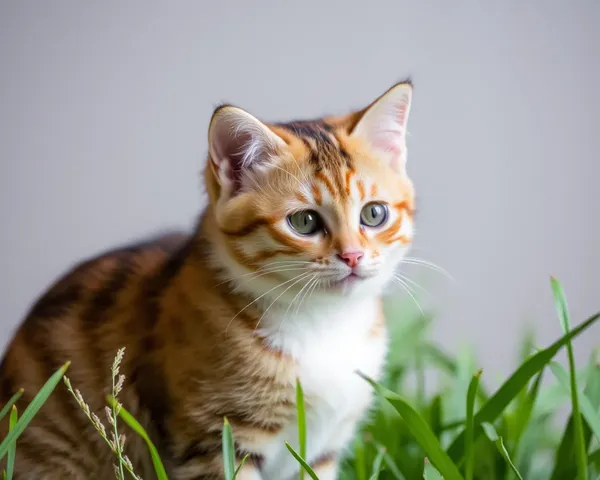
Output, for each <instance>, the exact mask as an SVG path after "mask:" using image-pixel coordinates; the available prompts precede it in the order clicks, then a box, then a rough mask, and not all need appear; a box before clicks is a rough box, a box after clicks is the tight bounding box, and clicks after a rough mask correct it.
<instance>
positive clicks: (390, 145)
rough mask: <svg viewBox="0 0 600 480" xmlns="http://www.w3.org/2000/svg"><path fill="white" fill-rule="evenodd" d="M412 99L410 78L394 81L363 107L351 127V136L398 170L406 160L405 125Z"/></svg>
mask: <svg viewBox="0 0 600 480" xmlns="http://www.w3.org/2000/svg"><path fill="white" fill-rule="evenodd" d="M411 100H412V84H411V83H410V82H402V83H398V84H396V85H394V86H393V87H392V88H390V89H389V90H388V91H387V92H385V93H384V94H383V95H382V96H380V97H379V98H378V99H377V100H375V101H374V102H373V103H372V104H371V105H370V106H369V107H367V108H366V109H365V110H364V113H363V114H362V116H361V118H360V120H359V121H358V123H357V124H356V125H355V126H354V129H353V130H352V136H357V137H361V138H362V139H363V140H365V141H366V142H367V144H368V145H369V146H370V147H371V149H372V150H373V152H374V153H375V154H376V155H377V156H378V157H379V158H381V159H382V160H383V161H386V162H388V163H389V164H390V165H391V166H392V167H393V168H394V169H395V170H398V171H400V170H403V169H404V166H405V163H406V125H407V123H408V116H409V114H410V104H411Z"/></svg>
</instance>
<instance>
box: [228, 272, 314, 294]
mask: <svg viewBox="0 0 600 480" xmlns="http://www.w3.org/2000/svg"><path fill="white" fill-rule="evenodd" d="M307 269H308V267H300V266H299V267H280V268H274V269H272V270H268V271H266V272H262V273H254V274H253V275H255V276H254V277H252V278H249V279H247V280H246V281H245V282H243V283H240V285H238V286H236V287H235V288H234V289H233V290H232V293H233V292H237V291H238V290H239V289H240V288H242V286H244V285H247V284H248V283H250V282H253V281H254V280H256V279H257V278H260V277H264V276H265V275H271V274H273V273H283V272H294V271H298V270H307Z"/></svg>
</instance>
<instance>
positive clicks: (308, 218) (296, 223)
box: [288, 210, 322, 235]
mask: <svg viewBox="0 0 600 480" xmlns="http://www.w3.org/2000/svg"><path fill="white" fill-rule="evenodd" d="M288 223H289V224H290V226H291V227H292V228H293V229H294V230H295V231H296V232H298V233H299V234H301V235H313V234H315V233H317V232H318V231H319V230H321V226H322V222H321V217H320V216H319V214H318V213H317V212H315V211H313V210H302V211H300V212H296V213H292V214H291V215H289V216H288Z"/></svg>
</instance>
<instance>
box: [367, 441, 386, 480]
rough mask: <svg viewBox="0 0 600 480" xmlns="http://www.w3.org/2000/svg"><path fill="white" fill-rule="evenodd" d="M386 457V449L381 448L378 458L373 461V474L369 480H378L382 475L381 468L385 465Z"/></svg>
mask: <svg viewBox="0 0 600 480" xmlns="http://www.w3.org/2000/svg"><path fill="white" fill-rule="evenodd" d="M384 457H385V448H381V447H380V448H379V451H378V452H377V456H376V457H375V460H374V461H373V473H372V474H371V476H370V477H369V480H378V479H379V474H380V473H381V466H382V464H383V458H384Z"/></svg>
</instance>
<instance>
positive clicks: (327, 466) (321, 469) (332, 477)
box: [311, 454, 338, 480]
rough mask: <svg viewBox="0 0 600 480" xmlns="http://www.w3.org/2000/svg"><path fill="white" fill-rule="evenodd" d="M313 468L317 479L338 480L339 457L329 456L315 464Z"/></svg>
mask: <svg viewBox="0 0 600 480" xmlns="http://www.w3.org/2000/svg"><path fill="white" fill-rule="evenodd" d="M311 468H312V469H313V471H314V472H315V474H316V475H317V477H319V480H336V479H337V475H338V456H337V455H335V454H328V455H327V456H324V457H323V458H321V459H319V460H317V461H316V462H313V465H311Z"/></svg>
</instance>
